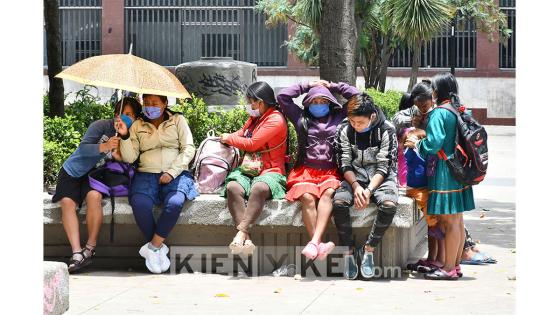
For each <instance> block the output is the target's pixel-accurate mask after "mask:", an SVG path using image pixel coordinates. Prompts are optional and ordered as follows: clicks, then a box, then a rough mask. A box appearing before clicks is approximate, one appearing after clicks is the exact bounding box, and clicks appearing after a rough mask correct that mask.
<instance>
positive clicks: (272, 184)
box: [220, 168, 286, 199]
mask: <svg viewBox="0 0 560 315" xmlns="http://www.w3.org/2000/svg"><path fill="white" fill-rule="evenodd" d="M231 181H235V182H237V183H238V184H239V185H241V187H243V190H245V198H246V199H247V198H249V193H250V192H251V188H252V187H253V185H255V184H256V183H265V184H266V185H268V188H270V192H271V195H272V199H284V197H286V176H284V175H282V174H279V173H265V174H263V175H260V176H256V177H252V178H251V177H249V176H247V175H245V174H243V173H241V170H240V169H239V168H236V169H234V170H233V171H231V172H230V173H229V174H228V176H227V177H226V183H225V185H224V189H223V190H222V193H221V194H220V195H221V196H222V197H227V189H226V187H227V184H228V183H229V182H231Z"/></svg>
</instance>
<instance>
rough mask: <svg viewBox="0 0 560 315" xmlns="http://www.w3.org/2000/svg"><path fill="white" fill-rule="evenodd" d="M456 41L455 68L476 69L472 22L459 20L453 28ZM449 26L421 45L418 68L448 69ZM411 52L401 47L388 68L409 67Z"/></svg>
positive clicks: (474, 35)
mask: <svg viewBox="0 0 560 315" xmlns="http://www.w3.org/2000/svg"><path fill="white" fill-rule="evenodd" d="M455 38H456V39H457V45H456V47H455V49H456V55H455V56H456V58H457V59H456V63H455V67H457V68H475V67H476V28H475V24H474V22H473V21H472V20H467V19H459V20H458V22H457V26H456V27H455ZM450 40H451V26H449V27H448V28H447V29H446V30H444V31H442V32H441V33H440V34H438V35H437V36H436V37H434V38H433V39H432V40H431V41H430V42H428V43H425V44H424V45H422V48H421V51H420V67H422V68H449V67H450V66H451V63H450V59H449V58H450V54H449V47H450ZM411 66H412V50H411V49H409V48H408V47H401V48H398V49H397V50H396V51H395V54H394V55H393V59H392V62H391V64H390V67H411Z"/></svg>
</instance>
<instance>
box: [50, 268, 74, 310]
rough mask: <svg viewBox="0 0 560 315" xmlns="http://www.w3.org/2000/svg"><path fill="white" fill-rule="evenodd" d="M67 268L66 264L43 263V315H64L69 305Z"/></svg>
mask: <svg viewBox="0 0 560 315" xmlns="http://www.w3.org/2000/svg"><path fill="white" fill-rule="evenodd" d="M68 277H69V276H68V268H67V267H66V264H64V263H60V262H55V261H45V262H43V314H48V315H58V314H64V312H66V311H67V310H68V308H69V306H70V304H69V300H68V298H69V293H68V291H69V284H68Z"/></svg>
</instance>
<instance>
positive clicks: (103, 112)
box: [64, 85, 113, 134]
mask: <svg viewBox="0 0 560 315" xmlns="http://www.w3.org/2000/svg"><path fill="white" fill-rule="evenodd" d="M92 88H95V87H91V86H88V85H86V86H85V87H84V89H83V90H80V91H78V92H76V99H75V100H74V101H73V102H72V103H70V104H69V105H68V106H67V107H66V108H65V110H64V113H65V114H68V115H72V116H74V117H75V120H74V126H75V128H76V130H77V131H78V132H79V133H81V134H84V133H85V132H86V130H87V128H88V126H89V125H90V124H91V123H92V122H94V121H96V120H99V119H110V118H113V106H112V105H111V104H100V102H101V99H100V98H99V97H97V96H93V95H91V94H90V91H91V89H92Z"/></svg>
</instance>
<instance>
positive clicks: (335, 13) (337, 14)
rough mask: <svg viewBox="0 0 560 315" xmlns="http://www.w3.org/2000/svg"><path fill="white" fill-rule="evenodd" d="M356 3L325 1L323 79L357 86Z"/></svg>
mask: <svg viewBox="0 0 560 315" xmlns="http://www.w3.org/2000/svg"><path fill="white" fill-rule="evenodd" d="M354 13H355V1H354V0H337V1H322V8H321V24H320V37H321V42H320V50H319V51H320V52H319V75H320V76H321V79H324V80H328V81H333V82H339V81H343V82H347V83H349V84H351V85H356V47H357V46H356V45H357V38H358V34H357V29H356V20H355V17H354Z"/></svg>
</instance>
